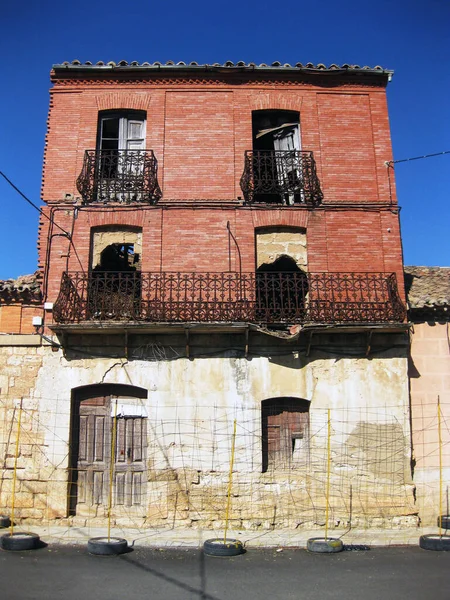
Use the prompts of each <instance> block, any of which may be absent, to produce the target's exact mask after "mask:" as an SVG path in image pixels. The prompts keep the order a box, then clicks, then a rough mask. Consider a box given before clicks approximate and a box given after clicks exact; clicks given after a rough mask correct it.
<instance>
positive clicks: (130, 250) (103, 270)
mask: <svg viewBox="0 0 450 600" xmlns="http://www.w3.org/2000/svg"><path fill="white" fill-rule="evenodd" d="M141 287H142V282H141V273H140V256H139V254H137V253H135V252H134V244H122V243H117V244H110V245H109V246H106V248H104V250H102V252H101V254H100V261H99V263H98V265H96V266H95V267H94V269H93V271H92V278H91V283H90V288H89V296H88V297H89V313H90V316H91V317H92V318H94V319H105V318H107V319H118V318H119V319H125V318H127V319H134V318H136V317H137V316H138V315H139V314H140V303H141Z"/></svg>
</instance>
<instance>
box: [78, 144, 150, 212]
mask: <svg viewBox="0 0 450 600" xmlns="http://www.w3.org/2000/svg"><path fill="white" fill-rule="evenodd" d="M157 170H158V163H157V160H156V158H155V155H154V154H153V150H86V152H85V153H84V161H83V169H82V171H81V173H80V176H79V177H78V179H77V189H78V191H79V192H80V194H81V197H82V198H83V202H84V203H85V204H90V203H92V202H103V203H109V202H120V203H122V204H131V203H135V202H142V203H149V204H154V203H155V202H157V201H158V200H159V198H160V197H161V190H160V188H159V185H158V179H157Z"/></svg>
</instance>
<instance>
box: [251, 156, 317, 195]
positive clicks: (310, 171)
mask: <svg viewBox="0 0 450 600" xmlns="http://www.w3.org/2000/svg"><path fill="white" fill-rule="evenodd" d="M241 189H242V192H243V194H244V198H245V201H246V202H247V203H248V204H252V203H254V202H265V203H271V204H287V205H292V204H307V205H309V206H318V205H319V204H320V203H321V202H322V199H323V194H322V191H321V189H320V182H319V179H318V177H317V174H316V163H315V160H314V156H313V153H312V152H309V151H302V150H286V151H284V150H282V151H281V150H254V151H252V150H247V151H246V152H245V164H244V172H243V174H242V177H241Z"/></svg>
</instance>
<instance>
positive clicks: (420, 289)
mask: <svg viewBox="0 0 450 600" xmlns="http://www.w3.org/2000/svg"><path fill="white" fill-rule="evenodd" d="M405 285H406V295H407V299H408V303H409V307H410V309H411V310H416V309H428V308H430V309H431V308H432V309H440V311H441V312H449V314H450V267H415V266H411V267H405Z"/></svg>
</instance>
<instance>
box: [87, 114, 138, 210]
mask: <svg viewBox="0 0 450 600" xmlns="http://www.w3.org/2000/svg"><path fill="white" fill-rule="evenodd" d="M145 125H146V119H145V112H143V111H122V112H110V111H107V112H102V113H100V116H99V123H98V141H97V156H98V161H97V169H98V173H97V180H98V190H97V194H98V198H99V199H103V200H111V199H115V200H117V201H120V202H130V201H135V200H139V197H137V190H139V188H141V187H142V185H143V176H144V162H145ZM141 180H142V181H141Z"/></svg>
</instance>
